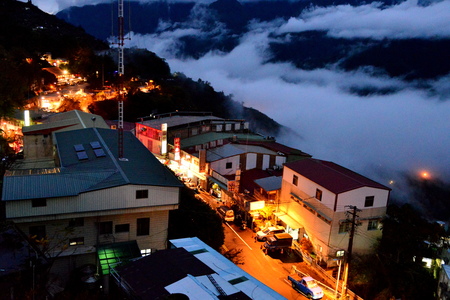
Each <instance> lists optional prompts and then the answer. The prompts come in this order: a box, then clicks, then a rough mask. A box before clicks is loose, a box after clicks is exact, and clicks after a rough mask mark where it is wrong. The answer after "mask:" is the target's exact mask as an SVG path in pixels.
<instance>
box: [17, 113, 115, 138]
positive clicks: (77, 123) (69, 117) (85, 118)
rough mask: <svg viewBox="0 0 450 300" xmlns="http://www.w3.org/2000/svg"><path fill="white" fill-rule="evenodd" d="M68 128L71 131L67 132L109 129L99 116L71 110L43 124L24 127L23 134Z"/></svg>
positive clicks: (52, 116)
mask: <svg viewBox="0 0 450 300" xmlns="http://www.w3.org/2000/svg"><path fill="white" fill-rule="evenodd" d="M92 118H95V121H93V120H92ZM68 127H69V128H70V129H66V130H74V129H81V128H89V127H97V128H109V126H108V124H106V122H105V120H104V119H103V118H102V117H101V116H99V115H94V114H89V113H85V112H82V111H80V110H71V111H68V112H63V113H58V114H54V115H51V116H49V117H48V118H47V120H45V122H44V123H42V124H37V125H32V126H24V127H23V128H22V132H23V133H24V134H30V133H38V132H45V133H48V132H51V131H57V130H64V128H68Z"/></svg>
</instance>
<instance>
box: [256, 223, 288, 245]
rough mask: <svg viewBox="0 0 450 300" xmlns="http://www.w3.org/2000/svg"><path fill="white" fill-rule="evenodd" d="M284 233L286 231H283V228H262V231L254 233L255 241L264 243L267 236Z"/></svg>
mask: <svg viewBox="0 0 450 300" xmlns="http://www.w3.org/2000/svg"><path fill="white" fill-rule="evenodd" d="M285 231H286V230H285V229H284V227H283V226H276V227H275V226H271V227H267V228H264V229H262V230H260V231H258V232H257V233H256V239H257V240H258V241H263V242H265V241H266V240H267V238H268V237H269V236H272V235H274V234H277V233H283V232H285Z"/></svg>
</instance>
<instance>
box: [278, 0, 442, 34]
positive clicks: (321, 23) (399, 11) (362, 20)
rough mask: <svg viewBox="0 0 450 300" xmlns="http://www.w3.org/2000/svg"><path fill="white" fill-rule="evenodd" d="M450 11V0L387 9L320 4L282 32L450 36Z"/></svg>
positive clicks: (376, 4) (373, 5)
mask: <svg viewBox="0 0 450 300" xmlns="http://www.w3.org/2000/svg"><path fill="white" fill-rule="evenodd" d="M449 12H450V1H442V2H436V3H432V4H430V5H429V6H419V5H417V0H408V1H405V2H402V3H400V4H398V5H394V6H391V7H387V8H386V7H383V5H382V3H379V2H373V3H370V4H367V5H361V6H357V7H354V6H350V5H338V6H331V7H318V8H313V9H311V10H309V11H307V12H304V13H302V14H301V15H300V17H299V18H291V19H289V21H288V22H287V23H286V24H285V25H283V26H281V27H280V29H279V30H278V32H279V33H284V32H302V31H307V30H325V31H328V34H329V35H330V36H333V37H340V38H372V39H384V38H394V39H403V38H433V37H440V38H449V37H450V18H449V14H450V13H449Z"/></svg>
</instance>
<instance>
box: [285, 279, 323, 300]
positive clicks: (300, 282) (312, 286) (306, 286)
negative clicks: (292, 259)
mask: <svg viewBox="0 0 450 300" xmlns="http://www.w3.org/2000/svg"><path fill="white" fill-rule="evenodd" d="M288 280H289V281H290V282H291V284H292V288H293V289H294V290H296V291H298V292H300V293H302V294H303V295H305V296H306V297H307V298H308V299H314V300H317V299H322V297H323V290H322V288H321V287H320V286H319V285H318V284H317V282H316V280H315V279H314V278H312V277H311V276H305V277H299V276H298V275H288Z"/></svg>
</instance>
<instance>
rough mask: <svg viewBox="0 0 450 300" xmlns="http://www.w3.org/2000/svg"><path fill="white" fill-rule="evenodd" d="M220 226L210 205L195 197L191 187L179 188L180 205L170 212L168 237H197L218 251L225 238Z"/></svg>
mask: <svg viewBox="0 0 450 300" xmlns="http://www.w3.org/2000/svg"><path fill="white" fill-rule="evenodd" d="M222 226H223V225H222V219H221V218H220V216H219V215H218V214H217V213H216V212H215V211H214V210H212V208H211V206H209V205H208V204H206V203H204V202H202V201H199V200H198V199H196V198H195V197H194V191H193V190H192V189H189V188H187V187H184V188H182V189H181V194H180V205H179V207H178V209H177V210H172V211H171V212H170V223H169V239H177V238H185V237H198V238H199V239H200V240H202V241H203V242H204V243H206V244H208V245H209V246H210V247H212V248H214V249H215V250H217V251H219V250H220V247H221V246H222V245H223V243H224V240H225V235H224V232H223V227H222Z"/></svg>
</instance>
